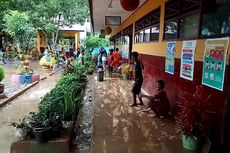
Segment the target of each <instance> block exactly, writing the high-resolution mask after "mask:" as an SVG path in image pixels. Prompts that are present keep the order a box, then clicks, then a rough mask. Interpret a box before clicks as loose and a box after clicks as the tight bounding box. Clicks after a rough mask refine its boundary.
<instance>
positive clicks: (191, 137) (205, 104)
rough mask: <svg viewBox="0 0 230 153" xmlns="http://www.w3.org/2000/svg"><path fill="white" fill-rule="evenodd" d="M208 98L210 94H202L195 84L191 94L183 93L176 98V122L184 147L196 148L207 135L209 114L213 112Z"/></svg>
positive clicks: (201, 90) (200, 88)
mask: <svg viewBox="0 0 230 153" xmlns="http://www.w3.org/2000/svg"><path fill="white" fill-rule="evenodd" d="M210 98H211V95H207V96H204V92H203V89H202V86H200V87H198V86H197V87H196V92H195V93H194V94H193V95H191V94H188V93H184V94H183V95H182V96H181V97H179V98H178V101H177V104H178V107H179V113H178V114H177V116H176V124H177V127H178V129H179V130H180V131H181V132H182V141H183V146H184V148H186V149H189V150H198V149H199V147H200V144H201V142H202V140H205V139H206V137H207V136H208V135H209V131H210V129H209V125H210V120H211V116H212V114H213V113H215V112H214V111H213V109H212V103H211V101H210Z"/></svg>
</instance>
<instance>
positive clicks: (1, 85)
mask: <svg viewBox="0 0 230 153" xmlns="http://www.w3.org/2000/svg"><path fill="white" fill-rule="evenodd" d="M1 93H4V84H1V83H0V94H1Z"/></svg>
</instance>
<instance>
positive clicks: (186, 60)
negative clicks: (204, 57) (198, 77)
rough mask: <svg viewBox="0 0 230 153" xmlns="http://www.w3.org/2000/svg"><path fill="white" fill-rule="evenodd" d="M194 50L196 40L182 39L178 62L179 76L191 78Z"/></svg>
mask: <svg viewBox="0 0 230 153" xmlns="http://www.w3.org/2000/svg"><path fill="white" fill-rule="evenodd" d="M195 50H196V40H192V41H183V46H182V52H181V64H180V77H181V78H184V79H187V80H191V81H192V80H193V73H194V54H195Z"/></svg>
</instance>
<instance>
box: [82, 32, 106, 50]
mask: <svg viewBox="0 0 230 153" xmlns="http://www.w3.org/2000/svg"><path fill="white" fill-rule="evenodd" d="M83 44H84V46H85V47H86V48H87V49H92V48H96V47H108V46H109V38H107V37H106V38H99V36H98V35H90V36H87V37H86V38H85V39H84V40H83Z"/></svg>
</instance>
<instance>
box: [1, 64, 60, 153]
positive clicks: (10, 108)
mask: <svg viewBox="0 0 230 153" xmlns="http://www.w3.org/2000/svg"><path fill="white" fill-rule="evenodd" d="M32 65H33V66H32V67H34V69H35V72H37V73H39V74H41V75H43V76H44V75H46V72H43V71H42V70H41V69H40V66H39V65H38V64H36V63H34V64H32ZM13 68H14V66H13V65H10V66H8V68H7V66H6V69H5V70H6V72H7V73H6V76H10V73H13V72H14V69H13ZM59 78H60V75H59V74H56V75H53V76H50V77H48V78H47V79H46V80H43V81H40V82H39V83H38V84H37V85H36V86H34V87H32V88H31V89H30V90H28V91H27V92H26V93H24V94H23V95H21V96H19V97H18V98H16V99H15V100H13V101H12V102H11V103H10V104H8V105H6V106H4V107H3V108H1V110H0V153H9V152H10V145H11V142H12V141H14V134H15V132H14V128H13V127H11V126H8V124H7V123H5V122H18V120H19V119H22V118H23V117H24V116H25V115H28V113H29V112H32V111H36V110H37V106H38V103H39V102H40V101H41V97H43V96H44V95H45V94H46V93H47V92H49V91H50V90H51V89H52V88H53V87H54V86H55V84H56V82H57V80H58V79H59Z"/></svg>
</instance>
